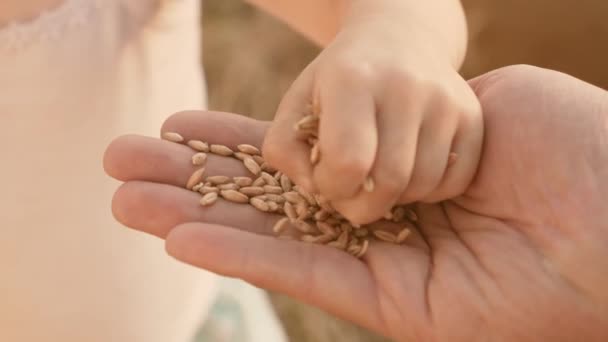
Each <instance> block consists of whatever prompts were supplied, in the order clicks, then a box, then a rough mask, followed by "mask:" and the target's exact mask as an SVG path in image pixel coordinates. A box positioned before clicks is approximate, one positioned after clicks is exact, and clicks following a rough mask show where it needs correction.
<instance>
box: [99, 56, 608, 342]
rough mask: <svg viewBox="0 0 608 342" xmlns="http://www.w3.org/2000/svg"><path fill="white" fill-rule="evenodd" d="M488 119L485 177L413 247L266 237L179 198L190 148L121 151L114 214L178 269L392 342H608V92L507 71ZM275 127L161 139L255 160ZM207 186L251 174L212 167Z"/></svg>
mask: <svg viewBox="0 0 608 342" xmlns="http://www.w3.org/2000/svg"><path fill="white" fill-rule="evenodd" d="M469 83H470V85H471V87H472V88H473V89H474V90H475V92H476V94H477V96H478V98H479V100H480V102H481V104H482V107H483V111H484V121H485V125H486V134H485V138H484V145H483V152H482V156H481V160H480V167H479V169H478V172H477V174H476V176H475V178H474V180H473V182H472V183H471V185H470V186H469V187H468V188H467V189H466V191H465V193H464V194H463V195H462V196H459V197H456V198H453V199H450V200H446V201H443V202H441V203H438V204H419V205H417V207H416V210H417V213H418V216H419V224H418V229H417V230H416V231H414V234H413V235H412V237H411V238H410V239H409V240H408V241H407V243H406V244H405V245H400V246H397V245H392V244H387V243H382V242H374V243H372V244H371V246H370V249H369V251H368V253H367V254H366V255H365V257H364V258H363V259H362V260H358V259H355V258H352V257H351V256H349V255H347V254H346V253H343V252H340V251H337V250H335V249H332V248H330V247H326V246H319V245H312V244H305V243H300V242H295V241H282V240H277V239H275V238H274V237H271V236H269V235H271V227H272V224H273V223H274V222H275V221H276V219H277V217H274V216H271V215H266V214H263V213H261V212H258V211H256V210H255V209H252V208H250V207H249V206H243V205H237V204H231V203H226V202H223V201H220V202H218V203H216V204H215V205H214V206H212V207H210V208H206V209H202V208H200V206H199V205H198V203H197V199H198V197H199V195H197V194H195V193H192V192H190V191H187V190H185V189H183V184H185V181H186V180H187V178H188V176H189V174H190V173H191V172H192V171H193V167H192V166H191V165H189V163H188V160H189V157H190V156H191V154H192V152H191V151H189V148H188V147H185V146H180V145H176V144H173V143H169V142H166V141H161V140H158V139H154V138H147V137H141V136H124V137H120V138H118V139H116V140H115V141H114V142H113V143H112V144H111V145H110V146H109V147H108V150H107V152H106V155H105V160H104V161H105V168H106V170H107V172H108V173H109V174H110V175H111V176H113V177H115V178H117V179H119V180H122V181H124V182H125V184H124V185H123V186H122V187H121V188H120V189H119V190H118V191H117V193H116V195H115V198H114V202H113V211H114V214H115V216H116V218H117V219H118V220H119V221H121V222H122V223H123V224H125V225H127V226H129V227H133V228H135V229H138V230H141V231H144V232H147V233H151V234H154V235H156V236H159V237H161V238H165V239H166V248H167V251H168V252H169V254H171V255H172V256H174V257H176V258H177V259H179V260H181V261H183V262H186V263H189V264H192V265H195V266H197V267H200V268H203V269H207V270H211V271H213V272H217V273H220V274H224V275H227V276H232V277H239V278H242V279H245V280H246V281H249V282H251V283H253V284H255V285H257V286H259V287H262V288H266V289H271V290H274V291H279V292H283V293H286V294H288V295H291V296H293V297H295V298H298V299H300V300H302V301H304V302H307V303H310V304H313V305H316V306H318V307H320V308H322V309H324V310H327V311H329V312H331V313H333V314H335V315H338V316H340V317H342V318H345V319H348V320H351V321H354V322H356V323H358V324H361V325H362V326H365V327H367V328H370V329H372V330H374V331H376V332H379V333H381V334H383V335H385V336H387V337H390V338H392V339H394V340H396V341H412V340H415V341H488V340H491V341H578V340H580V341H606V340H608V328H607V327H608V292H607V291H606V288H607V286H608V272H607V270H608V224H607V222H608V210H606V209H607V208H608V181H607V179H608V150H607V149H606V148H605V146H606V141H608V140H607V139H608V120H607V119H608V93H607V92H605V91H604V90H601V89H600V88H596V87H594V86H591V85H589V84H587V83H584V82H582V81H580V80H577V79H574V78H572V77H569V76H567V75H564V74H561V73H558V72H554V71H549V70H544V69H539V68H533V67H529V66H513V67H507V68H503V69H499V70H496V71H493V72H490V73H488V74H485V75H483V76H480V77H478V78H476V79H474V80H472V81H470V82H469ZM267 128H268V123H266V122H260V121H255V120H251V119H247V118H243V117H238V116H232V115H228V114H225V113H213V112H187V113H180V114H176V115H175V116H173V117H171V118H170V119H169V120H168V121H167V122H166V123H165V125H164V127H163V131H178V132H181V133H183V135H184V136H185V137H186V138H199V139H204V140H207V141H210V142H213V143H223V144H227V145H229V146H235V145H236V144H239V143H241V142H248V143H251V144H255V145H258V146H259V145H260V144H261V142H262V141H263V139H264V134H265V132H266V130H267ZM207 170H208V174H230V175H238V174H245V170H244V169H243V168H242V166H241V165H240V164H239V162H238V161H235V160H231V159H225V158H221V157H215V156H212V158H209V160H208V166H207Z"/></svg>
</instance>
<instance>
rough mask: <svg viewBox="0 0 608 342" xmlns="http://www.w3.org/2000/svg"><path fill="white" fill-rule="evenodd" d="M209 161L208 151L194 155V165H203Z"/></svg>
mask: <svg viewBox="0 0 608 342" xmlns="http://www.w3.org/2000/svg"><path fill="white" fill-rule="evenodd" d="M206 161H207V153H204V152H199V153H196V154H195V155H193V156H192V165H203V164H205V162H206Z"/></svg>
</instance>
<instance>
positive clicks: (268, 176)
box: [260, 172, 279, 186]
mask: <svg viewBox="0 0 608 342" xmlns="http://www.w3.org/2000/svg"><path fill="white" fill-rule="evenodd" d="M260 177H262V179H264V182H266V184H267V185H272V186H279V181H277V180H276V179H275V178H274V177H273V176H272V175H271V174H270V173H268V172H261V173H260Z"/></svg>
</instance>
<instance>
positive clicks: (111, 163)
mask: <svg viewBox="0 0 608 342" xmlns="http://www.w3.org/2000/svg"><path fill="white" fill-rule="evenodd" d="M134 138H137V136H136V135H134V134H130V135H123V136H120V137H118V138H115V139H114V140H112V141H111V142H110V144H109V145H108V147H106V150H105V151H104V154H103V159H102V164H103V170H104V172H105V173H106V174H107V175H108V176H110V177H112V178H114V179H117V180H121V181H124V180H125V174H124V173H123V172H122V171H124V165H125V163H124V162H126V160H127V159H130V154H129V153H128V152H129V149H128V148H129V146H130V145H132V142H133V140H134Z"/></svg>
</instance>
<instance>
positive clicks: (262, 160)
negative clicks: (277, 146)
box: [251, 156, 266, 165]
mask: <svg viewBox="0 0 608 342" xmlns="http://www.w3.org/2000/svg"><path fill="white" fill-rule="evenodd" d="M251 158H253V160H255V162H256V163H258V165H262V164H264V162H266V161H265V160H264V158H262V156H251Z"/></svg>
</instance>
